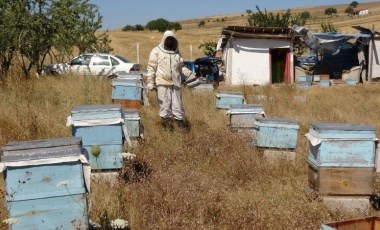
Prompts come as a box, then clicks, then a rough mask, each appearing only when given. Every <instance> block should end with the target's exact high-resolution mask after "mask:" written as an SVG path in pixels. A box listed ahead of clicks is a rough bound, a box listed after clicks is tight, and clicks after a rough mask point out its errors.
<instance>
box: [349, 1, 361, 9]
mask: <svg viewBox="0 0 380 230" xmlns="http://www.w3.org/2000/svg"><path fill="white" fill-rule="evenodd" d="M358 5H359V3H358V2H357V1H353V2H351V3H350V6H352V7H353V8H356V7H357V6H358Z"/></svg>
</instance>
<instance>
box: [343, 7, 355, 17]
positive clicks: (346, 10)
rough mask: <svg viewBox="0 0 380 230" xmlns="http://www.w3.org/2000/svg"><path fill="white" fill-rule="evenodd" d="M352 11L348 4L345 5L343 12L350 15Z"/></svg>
mask: <svg viewBox="0 0 380 230" xmlns="http://www.w3.org/2000/svg"><path fill="white" fill-rule="evenodd" d="M353 12H354V8H353V7H352V6H349V7H347V8H346V9H345V10H344V13H346V14H348V15H351V14H352V13H353Z"/></svg>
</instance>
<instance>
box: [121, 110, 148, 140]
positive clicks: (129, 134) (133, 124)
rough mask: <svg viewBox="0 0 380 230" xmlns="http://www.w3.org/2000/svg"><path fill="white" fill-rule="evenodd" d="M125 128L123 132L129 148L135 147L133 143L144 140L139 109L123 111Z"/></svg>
mask: <svg viewBox="0 0 380 230" xmlns="http://www.w3.org/2000/svg"><path fill="white" fill-rule="evenodd" d="M123 119H124V126H123V132H124V136H125V137H126V139H127V142H129V143H128V145H129V146H133V144H132V142H136V141H138V139H139V138H143V128H142V123H141V119H140V113H139V111H138V110H137V109H123Z"/></svg>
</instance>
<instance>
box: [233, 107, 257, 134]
mask: <svg viewBox="0 0 380 230" xmlns="http://www.w3.org/2000/svg"><path fill="white" fill-rule="evenodd" d="M228 114H229V115H230V125H231V128H234V129H235V128H253V127H254V122H255V118H260V117H264V108H263V106H262V105H259V104H241V105H231V106H230V110H229V111H228Z"/></svg>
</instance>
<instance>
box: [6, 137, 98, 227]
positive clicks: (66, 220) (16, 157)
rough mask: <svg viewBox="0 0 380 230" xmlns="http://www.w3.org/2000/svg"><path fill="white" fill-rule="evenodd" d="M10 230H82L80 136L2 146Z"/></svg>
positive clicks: (85, 188) (84, 175) (84, 185)
mask: <svg viewBox="0 0 380 230" xmlns="http://www.w3.org/2000/svg"><path fill="white" fill-rule="evenodd" d="M2 152H3V155H2V159H1V160H2V161H1V164H0V170H1V172H3V176H4V181H5V191H6V196H5V199H6V206H7V210H8V219H7V221H6V222H7V223H8V224H9V225H10V229H14V230H16V229H20V230H24V229H88V221H89V220H88V204H87V193H88V192H89V188H90V179H89V178H90V175H89V174H90V172H89V167H88V161H87V158H86V157H85V155H84V154H83V149H82V141H81V138H80V137H70V138H58V139H47V140H33V141H21V142H11V143H8V144H6V145H4V146H3V147H2Z"/></svg>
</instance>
